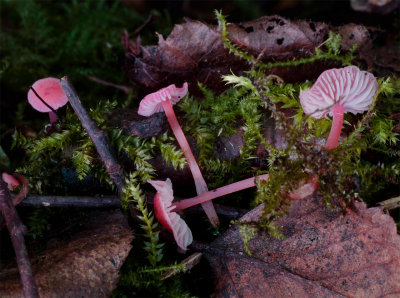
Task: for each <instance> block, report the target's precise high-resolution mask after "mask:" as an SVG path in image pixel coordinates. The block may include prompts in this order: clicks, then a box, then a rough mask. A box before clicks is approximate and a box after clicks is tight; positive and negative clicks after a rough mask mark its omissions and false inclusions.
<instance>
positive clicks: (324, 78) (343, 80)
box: [300, 66, 378, 119]
mask: <svg viewBox="0 0 400 298" xmlns="http://www.w3.org/2000/svg"><path fill="white" fill-rule="evenodd" d="M377 91H378V82H377V81H376V79H375V77H374V75H373V74H372V73H369V72H367V71H361V70H360V69H358V67H356V66H347V67H344V68H333V69H329V70H325V71H324V72H323V73H322V74H321V75H320V76H319V77H318V79H317V81H316V82H315V84H314V85H313V86H312V87H311V88H310V89H308V90H305V91H302V92H301V93H300V103H301V105H302V107H303V110H304V112H305V113H306V114H309V115H310V114H311V116H312V117H314V118H317V119H321V118H323V117H325V116H326V115H327V114H328V113H329V115H331V116H332V111H331V108H332V107H333V106H334V105H335V104H336V103H339V102H340V104H342V105H343V107H344V112H345V113H346V112H350V113H353V114H357V113H362V112H364V111H366V110H368V106H369V105H370V104H371V103H372V101H373V98H374V96H375V94H376V92H377Z"/></svg>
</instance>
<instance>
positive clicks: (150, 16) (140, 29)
mask: <svg viewBox="0 0 400 298" xmlns="http://www.w3.org/2000/svg"><path fill="white" fill-rule="evenodd" d="M153 18H154V14H153V13H150V14H149V16H148V17H147V19H146V21H144V23H143V24H142V25H140V26H139V27H138V28H137V29H136V30H135V31H133V32H132V33H131V34H129V36H130V37H133V36H136V35H138V34H139V33H140V32H141V31H142V30H143V29H144V28H145V27H146V26H147V25H148V24H150V22H151V21H153Z"/></svg>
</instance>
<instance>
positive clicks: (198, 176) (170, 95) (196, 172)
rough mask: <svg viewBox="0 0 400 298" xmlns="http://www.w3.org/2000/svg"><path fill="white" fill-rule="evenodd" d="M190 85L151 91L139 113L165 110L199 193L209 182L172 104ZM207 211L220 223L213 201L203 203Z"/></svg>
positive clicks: (214, 222)
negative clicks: (205, 178)
mask: <svg viewBox="0 0 400 298" xmlns="http://www.w3.org/2000/svg"><path fill="white" fill-rule="evenodd" d="M187 90H188V85H187V83H186V82H185V83H184V84H183V86H182V88H176V87H175V85H170V86H168V87H166V88H163V89H161V90H159V91H157V92H155V93H151V94H149V95H147V96H146V97H145V98H143V99H142V101H141V102H140V105H139V110H138V114H139V115H142V116H146V117H148V116H150V115H152V114H153V113H157V112H162V111H164V112H165V114H166V116H167V119H168V122H169V124H170V126H171V129H172V132H173V133H174V135H175V138H176V140H177V141H178V143H179V146H180V147H181V149H182V151H183V154H184V155H185V157H186V160H187V162H188V165H189V168H190V171H191V172H192V175H193V179H194V183H195V186H196V192H197V194H198V195H200V194H202V193H204V192H206V191H208V188H207V183H206V181H205V180H204V178H203V175H202V173H201V171H200V168H199V165H198V164H197V161H196V159H195V157H194V155H193V153H192V150H191V149H190V146H189V143H188V142H187V139H186V137H185V135H184V133H183V131H182V128H181V126H180V125H179V122H178V119H177V118H176V115H175V112H174V109H173V107H172V104H175V103H177V102H178V101H179V100H180V99H181V98H182V97H184V96H185V95H186V93H187ZM202 207H203V209H204V211H205V213H206V214H207V216H208V219H209V220H210V222H211V224H212V225H213V226H214V227H215V226H217V225H218V224H219V220H218V215H217V213H216V212H215V209H214V206H213V204H212V202H205V203H203V204H202Z"/></svg>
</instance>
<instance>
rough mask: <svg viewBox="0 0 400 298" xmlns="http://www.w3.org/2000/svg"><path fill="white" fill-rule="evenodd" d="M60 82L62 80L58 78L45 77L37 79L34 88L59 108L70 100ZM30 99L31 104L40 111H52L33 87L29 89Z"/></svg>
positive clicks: (47, 101)
mask: <svg viewBox="0 0 400 298" xmlns="http://www.w3.org/2000/svg"><path fill="white" fill-rule="evenodd" d="M59 82H60V80H59V79H56V78H45V79H40V80H38V81H36V82H35V83H34V84H33V85H32V88H33V89H35V91H36V92H37V94H39V95H40V97H42V98H43V100H45V101H46V103H47V104H48V105H49V106H51V107H52V108H53V109H54V110H57V109H58V108H60V107H62V106H64V105H65V104H66V103H67V102H68V98H67V96H66V95H65V93H64V91H63V90H62V88H61V86H60V83H59ZM28 101H29V103H30V104H31V106H32V107H33V108H34V109H35V110H37V111H39V112H42V113H46V112H51V109H49V108H48V107H47V106H46V105H45V104H44V103H43V102H42V101H41V100H40V99H39V98H38V97H37V96H36V94H35V93H34V92H33V91H32V90H31V89H29V92H28Z"/></svg>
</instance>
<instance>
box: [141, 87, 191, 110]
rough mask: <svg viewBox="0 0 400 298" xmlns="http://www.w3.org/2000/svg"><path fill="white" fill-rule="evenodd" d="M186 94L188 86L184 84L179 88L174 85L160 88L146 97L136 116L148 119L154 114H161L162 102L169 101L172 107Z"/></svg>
mask: <svg viewBox="0 0 400 298" xmlns="http://www.w3.org/2000/svg"><path fill="white" fill-rule="evenodd" d="M187 92H188V84H187V83H186V82H185V83H184V84H183V86H182V87H181V88H177V87H176V86H175V84H172V85H169V86H168V87H165V88H162V89H160V90H158V91H157V92H154V93H150V94H148V95H146V96H145V97H144V98H143V99H142V101H141V102H140V105H139V110H138V114H139V115H142V116H145V117H149V116H151V115H153V114H154V113H159V112H163V111H164V109H163V106H162V101H165V100H167V99H169V100H170V101H171V103H172V104H173V105H174V104H176V103H177V102H179V101H180V100H181V98H182V97H184V96H185V95H186V93H187Z"/></svg>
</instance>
